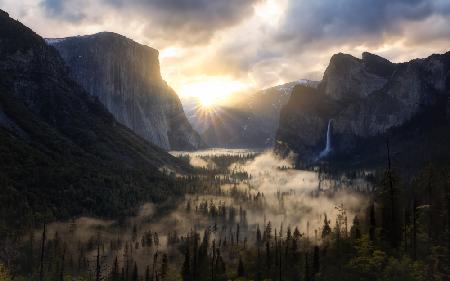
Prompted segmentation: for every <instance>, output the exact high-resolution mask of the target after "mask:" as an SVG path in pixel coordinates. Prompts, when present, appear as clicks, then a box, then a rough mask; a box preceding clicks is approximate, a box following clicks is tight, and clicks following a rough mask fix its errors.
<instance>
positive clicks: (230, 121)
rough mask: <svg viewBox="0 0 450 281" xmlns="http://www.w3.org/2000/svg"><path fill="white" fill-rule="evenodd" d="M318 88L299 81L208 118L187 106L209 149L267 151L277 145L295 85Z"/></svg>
mask: <svg viewBox="0 0 450 281" xmlns="http://www.w3.org/2000/svg"><path fill="white" fill-rule="evenodd" d="M299 84H302V85H307V86H309V87H316V86H317V82H315V81H310V80H298V81H294V82H290V83H286V84H283V85H279V86H275V87H272V88H268V89H265V90H262V91H258V92H256V93H254V94H251V95H242V96H239V97H237V98H235V99H233V103H231V104H229V105H227V106H219V107H216V108H215V110H214V111H213V112H211V113H209V114H207V115H205V114H204V113H201V114H199V113H198V111H197V110H195V109H194V107H195V105H196V103H195V101H194V102H193V101H187V102H184V104H185V108H192V109H188V110H186V112H188V113H187V115H188V118H189V119H190V120H191V123H193V124H195V125H194V127H196V128H198V130H199V131H200V132H201V135H202V138H203V139H204V140H205V142H206V143H207V144H208V145H210V146H218V147H245V148H264V147H271V146H272V145H273V143H274V138H275V133H276V130H277V128H278V119H279V115H280V110H281V108H282V107H283V106H284V105H285V104H286V103H287V101H288V100H289V97H290V94H291V91H292V89H293V88H294V86H295V85H299ZM188 102H190V103H188Z"/></svg>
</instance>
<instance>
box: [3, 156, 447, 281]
mask: <svg viewBox="0 0 450 281" xmlns="http://www.w3.org/2000/svg"><path fill="white" fill-rule="evenodd" d="M176 156H177V157H178V158H179V159H181V160H182V161H184V162H186V163H190V164H191V165H193V166H195V172H193V173H192V174H191V175H188V176H186V175H184V176H181V175H179V176H175V175H171V177H173V180H174V181H175V182H176V186H178V187H179V188H180V189H181V190H182V191H181V193H182V194H184V195H182V196H181V197H180V199H179V200H176V201H171V202H170V203H169V202H167V203H162V204H161V203H160V204H153V203H146V204H144V205H143V206H142V207H141V209H140V210H139V211H138V212H137V213H136V215H133V216H129V217H125V216H124V217H121V218H120V219H117V218H116V219H112V218H111V219H101V218H88V217H79V218H74V219H71V220H66V221H61V222H48V223H44V224H42V225H40V226H37V227H32V228H28V229H26V230H24V231H23V234H22V235H20V236H17V237H8V238H7V239H6V241H3V242H2V243H3V245H2V250H1V257H2V261H4V262H3V264H2V265H1V267H0V280H2V281H6V280H38V281H43V280H55V281H63V280H67V281H68V280H80V281H81V280H95V281H98V280H111V281H122V280H124V281H125V280H126V281H137V280H144V281H150V280H151V281H163V280H183V281H197V280H205V281H206V280H211V281H214V280H217V281H220V280H255V281H260V280H273V281H282V280H293V281H294V280H301V281H303V280H304V281H309V280H311V281H312V280H314V281H319V280H332V279H333V280H380V281H381V280H424V281H425V280H448V276H450V275H449V274H450V258H449V257H450V243H449V234H450V232H449V230H450V228H449V226H450V216H449V211H450V194H449V190H448V188H447V187H448V185H449V181H450V172H449V170H448V169H443V168H437V167H434V166H432V165H431V164H430V165H428V166H426V167H425V168H423V169H422V170H420V171H415V172H414V174H413V175H411V176H410V177H406V176H405V171H400V170H398V168H397V167H396V166H395V165H393V164H392V166H391V160H390V158H389V159H388V163H387V164H386V167H385V168H384V169H380V170H372V171H352V172H347V173H339V172H337V171H332V169H331V168H330V167H328V168H324V167H321V168H318V167H311V169H310V170H297V169H295V167H294V166H293V165H292V164H291V162H290V161H289V160H286V159H279V158H277V157H276V156H275V155H273V154H272V153H270V152H247V153H245V152H242V151H239V152H236V153H234V154H233V153H230V152H227V153H224V154H220V153H216V154H195V153H191V154H189V153H185V154H178V155H176Z"/></svg>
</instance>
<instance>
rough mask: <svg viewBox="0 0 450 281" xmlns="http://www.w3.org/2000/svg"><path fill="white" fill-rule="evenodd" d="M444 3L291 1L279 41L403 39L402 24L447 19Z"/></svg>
mask: <svg viewBox="0 0 450 281" xmlns="http://www.w3.org/2000/svg"><path fill="white" fill-rule="evenodd" d="M449 10H450V1H444V0H322V1H290V4H289V8H288V13H287V15H286V17H285V21H284V24H283V27H282V28H281V29H280V32H279V33H278V34H277V35H276V40H279V41H282V42H289V41H293V42H295V43H297V44H298V45H302V44H307V43H310V42H314V41H318V40H322V39H326V40H327V41H329V40H330V41H331V40H333V41H335V42H336V41H337V42H339V41H341V42H343V43H346V41H349V42H350V43H353V42H352V41H354V40H357V41H358V40H367V41H369V42H370V41H377V40H379V39H380V38H381V36H385V35H386V36H389V35H401V34H402V32H403V31H404V30H403V29H402V28H401V24H402V23H403V22H417V21H421V20H424V19H426V18H428V17H430V16H433V15H441V16H448V14H449Z"/></svg>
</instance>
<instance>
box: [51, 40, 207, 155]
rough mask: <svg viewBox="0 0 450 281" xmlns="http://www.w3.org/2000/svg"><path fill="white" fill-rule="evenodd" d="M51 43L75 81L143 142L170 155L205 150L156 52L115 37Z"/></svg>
mask: <svg viewBox="0 0 450 281" xmlns="http://www.w3.org/2000/svg"><path fill="white" fill-rule="evenodd" d="M47 42H48V43H49V44H50V45H52V46H54V47H55V48H56V49H57V50H58V51H59V53H60V54H61V56H62V58H63V59H64V61H65V62H66V64H67V65H68V66H69V69H70V75H71V77H72V78H73V79H74V80H75V81H77V82H78V83H79V84H80V85H81V86H83V88H84V89H85V90H86V91H87V92H88V93H90V94H91V95H92V96H95V97H98V99H99V100H100V102H101V103H102V104H104V105H105V106H106V108H107V109H108V110H109V111H110V112H111V113H112V114H113V115H114V117H115V118H116V119H117V120H118V121H119V122H120V123H122V124H124V125H125V126H127V127H128V128H130V129H132V130H133V131H134V132H136V133H137V134H138V135H140V136H141V137H143V138H145V139H147V140H148V141H150V142H152V143H154V144H156V145H158V146H159V147H161V148H164V149H166V150H169V149H175V150H192V149H198V148H202V147H205V145H204V143H203V141H202V140H201V138H200V136H199V135H198V133H197V132H196V131H195V130H193V129H192V127H191V125H190V124H189V122H188V120H187V119H186V116H185V114H184V111H183V107H182V105H181V102H180V99H179V98H178V96H177V94H176V93H175V92H174V91H173V90H172V88H170V87H169V86H168V85H167V83H166V82H165V81H164V80H163V79H162V77H161V73H160V67H159V60H158V51H157V50H155V49H152V48H150V47H148V46H145V45H141V44H138V43H136V42H134V41H133V40H131V39H128V38H126V37H124V36H122V35H119V34H115V33H111V32H101V33H97V34H94V35H87V36H76V37H68V38H61V39H47Z"/></svg>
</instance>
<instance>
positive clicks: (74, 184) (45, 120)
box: [0, 13, 189, 228]
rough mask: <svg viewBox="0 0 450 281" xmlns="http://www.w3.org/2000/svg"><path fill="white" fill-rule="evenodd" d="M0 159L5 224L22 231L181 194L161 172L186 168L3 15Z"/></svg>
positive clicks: (38, 40) (120, 211) (0, 19)
mask: <svg viewBox="0 0 450 281" xmlns="http://www.w3.org/2000/svg"><path fill="white" fill-rule="evenodd" d="M0 155H1V159H2V161H1V162H0V183H1V186H2V188H1V191H0V201H1V202H0V210H1V212H0V214H1V215H0V220H2V221H4V222H5V225H15V226H16V227H18V228H20V227H21V226H25V225H27V224H31V223H35V222H40V221H42V220H43V219H44V218H46V219H54V218H68V217H70V216H77V215H81V214H90V215H102V216H113V215H120V214H123V213H125V212H128V211H129V210H131V209H132V208H133V207H136V206H137V205H138V204H139V203H140V202H143V201H147V200H150V201H161V200H165V199H167V198H168V197H171V196H176V195H177V194H179V192H180V191H179V190H178V189H177V188H176V187H175V185H174V182H173V180H172V179H170V178H169V177H167V176H164V175H163V174H162V173H161V172H159V169H160V168H161V167H167V168H168V169H171V170H175V171H180V172H182V171H183V170H184V171H187V170H188V169H189V168H188V167H186V166H185V165H184V164H182V163H180V162H179V161H178V160H177V159H175V158H174V157H172V156H170V155H169V154H167V153H166V152H165V151H163V150H162V149H160V148H158V147H156V146H154V145H152V144H150V143H148V142H147V141H145V140H144V139H142V138H141V137H139V136H137V135H135V134H134V133H133V132H132V131H131V130H129V129H128V128H126V127H125V126H123V125H121V124H120V123H118V122H117V121H116V120H115V119H114V117H113V116H112V115H111V114H110V113H108V112H107V111H106V109H105V108H104V107H103V105H102V104H100V103H99V102H98V101H97V99H96V98H94V97H92V96H89V95H88V94H87V93H86V92H85V91H84V90H83V89H82V88H81V87H80V86H78V85H77V84H76V83H75V82H74V81H73V80H72V79H71V78H70V77H69V75H68V72H67V70H66V67H65V65H64V62H63V60H62V59H61V58H60V56H59V54H58V52H57V51H56V50H55V49H54V48H53V47H51V46H48V45H47V44H46V43H45V41H44V39H42V38H41V37H40V36H39V35H37V34H35V33H34V32H33V31H32V30H30V29H29V28H27V27H25V26H24V25H22V24H21V23H20V22H18V21H15V20H13V19H11V18H9V16H8V14H6V13H0ZM125 195H126V196H125ZM19 223H20V225H17V224H19ZM2 225H3V224H2Z"/></svg>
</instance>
